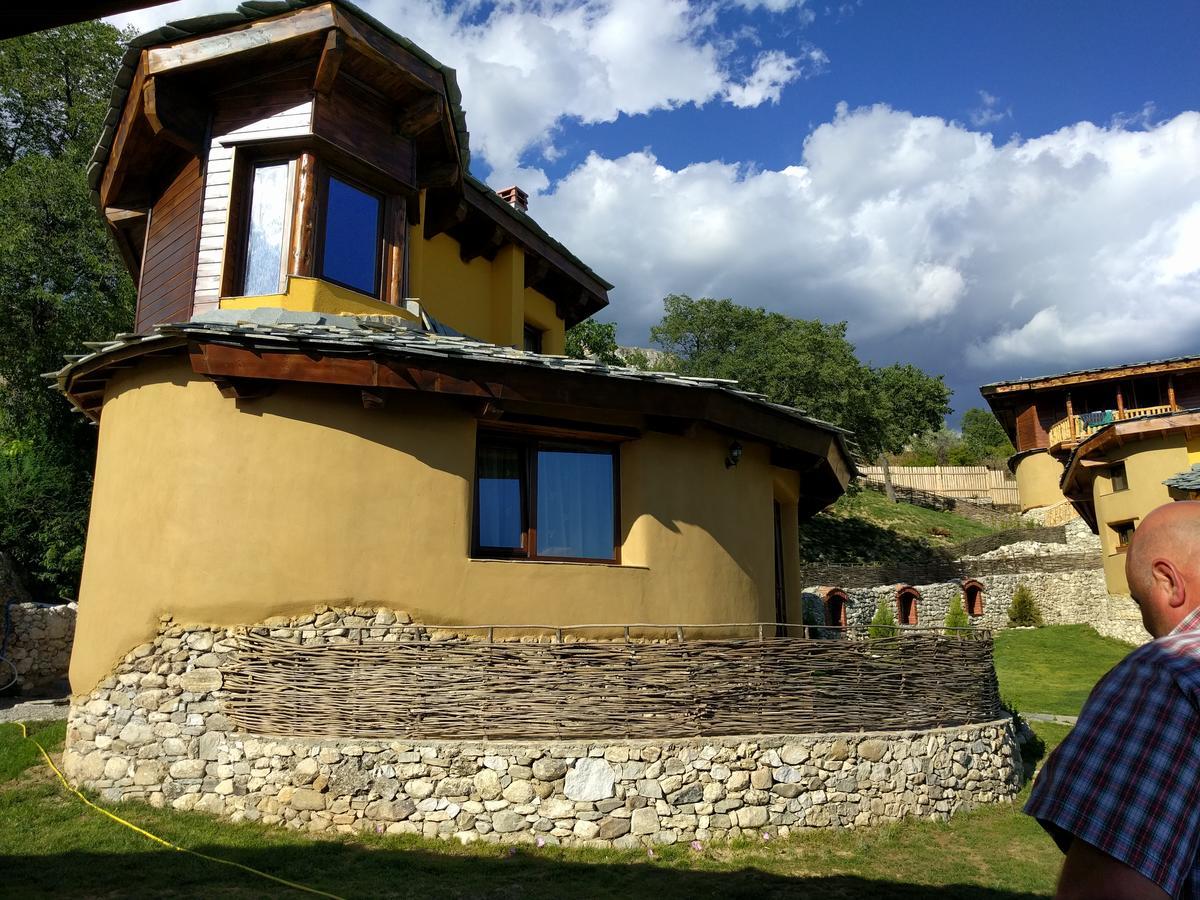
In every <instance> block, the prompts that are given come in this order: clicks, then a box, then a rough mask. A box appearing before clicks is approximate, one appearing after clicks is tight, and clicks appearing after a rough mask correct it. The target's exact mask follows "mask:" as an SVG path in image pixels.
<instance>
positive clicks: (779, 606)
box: [775, 501, 787, 637]
mask: <svg viewBox="0 0 1200 900" xmlns="http://www.w3.org/2000/svg"><path fill="white" fill-rule="evenodd" d="M775 621H776V622H778V623H780V624H779V625H777V626H776V628H775V635H776V637H786V636H787V626H786V625H785V624H783V623H785V622H787V591H786V588H785V585H784V574H783V510H782V509H781V508H780V506H779V503H778V501H776V503H775Z"/></svg>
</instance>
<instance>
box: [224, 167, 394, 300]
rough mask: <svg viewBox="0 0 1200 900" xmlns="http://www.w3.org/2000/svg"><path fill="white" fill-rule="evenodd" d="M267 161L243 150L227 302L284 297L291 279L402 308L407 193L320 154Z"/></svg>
mask: <svg viewBox="0 0 1200 900" xmlns="http://www.w3.org/2000/svg"><path fill="white" fill-rule="evenodd" d="M260 153H261V150H257V149H256V148H253V147H246V148H244V149H239V157H238V161H237V163H236V170H237V172H238V177H237V178H235V179H234V191H233V196H232V198H231V203H232V206H233V209H234V212H233V214H232V215H231V219H230V221H231V222H232V223H234V224H233V226H232V227H231V229H230V241H229V244H228V248H227V251H226V253H227V255H226V272H225V273H224V276H223V285H224V287H223V291H222V293H223V295H224V296H243V297H259V296H269V295H271V294H281V293H284V292H286V291H287V290H288V286H287V276H288V275H299V276H306V277H315V278H320V279H322V280H324V281H329V282H332V283H334V284H337V285H340V286H341V287H344V288H349V289H350V290H352V291H357V292H358V293H360V294H365V295H367V296H369V297H374V298H376V299H378V300H382V301H384V302H385V303H390V304H397V303H399V302H400V301H401V300H402V299H403V291H404V259H405V253H404V237H405V230H406V228H407V216H406V214H405V197H404V195H403V194H402V193H400V189H399V188H398V187H397V186H396V185H394V184H391V183H389V182H388V180H387V179H386V178H379V179H378V183H376V181H374V180H372V181H370V182H368V181H364V180H360V179H358V178H356V177H351V176H349V175H347V174H345V173H344V172H343V171H342V170H341V169H340V168H335V166H334V164H333V163H331V162H329V161H327V159H325V158H322V157H321V156H319V155H318V154H316V153H309V152H302V153H300V154H298V155H297V156H293V157H290V158H286V159H279V158H269V157H268V158H263V157H262V156H261V155H259V154H260ZM339 165H340V162H339ZM364 177H365V176H364ZM239 210H240V214H239ZM239 222H240V225H239V224H238V223H239Z"/></svg>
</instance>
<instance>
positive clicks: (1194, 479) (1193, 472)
mask: <svg viewBox="0 0 1200 900" xmlns="http://www.w3.org/2000/svg"><path fill="white" fill-rule="evenodd" d="M1163 484H1165V485H1166V486H1167V487H1169V488H1175V489H1176V490H1180V491H1200V463H1197V464H1196V465H1194V466H1192V467H1191V468H1190V469H1185V470H1184V471H1182V472H1176V473H1175V474H1174V475H1172V476H1171V477H1170V478H1168V479H1167V480H1166V481H1164V482H1163Z"/></svg>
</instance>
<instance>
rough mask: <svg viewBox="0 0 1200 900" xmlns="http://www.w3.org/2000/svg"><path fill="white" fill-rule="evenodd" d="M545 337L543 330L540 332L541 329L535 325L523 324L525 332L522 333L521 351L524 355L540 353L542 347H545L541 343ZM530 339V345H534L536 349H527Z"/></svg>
mask: <svg viewBox="0 0 1200 900" xmlns="http://www.w3.org/2000/svg"><path fill="white" fill-rule="evenodd" d="M545 337H546V332H545V331H544V330H542V329H541V328H538V327H537V326H536V325H533V324H530V323H529V322H526V323H525V331H524V342H523V343H522V345H521V349H522V350H524V351H525V352H526V353H542V352H543V347H544V346H545V345H544V343H543V342H544V341H545ZM530 338H532V339H533V341H532V343H534V344H536V348H535V349H533V350H530V349H529V344H530Z"/></svg>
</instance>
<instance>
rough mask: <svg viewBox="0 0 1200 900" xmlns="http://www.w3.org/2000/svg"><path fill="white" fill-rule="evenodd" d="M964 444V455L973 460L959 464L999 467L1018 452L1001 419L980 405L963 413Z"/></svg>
mask: <svg viewBox="0 0 1200 900" xmlns="http://www.w3.org/2000/svg"><path fill="white" fill-rule="evenodd" d="M962 446H963V450H964V451H965V452H964V454H963V457H964V458H967V459H970V460H971V462H964V463H959V465H971V466H982V465H990V466H993V467H997V468H998V467H1000V466H1002V465H1004V463H1005V461H1006V460H1007V459H1008V457H1010V456H1012V455H1013V454H1014V453H1015V452H1016V449H1015V448H1014V447H1013V445H1012V443H1011V442H1010V441H1009V439H1008V435H1007V434H1005V433H1004V426H1002V425H1001V424H1000V420H999V419H997V418H996V417H995V416H994V415H992V414H991V413H990V412H988V411H987V410H986V409H979V408H978V407H975V408H972V409H968V410H967V411H966V412H965V413H963V421H962Z"/></svg>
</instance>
